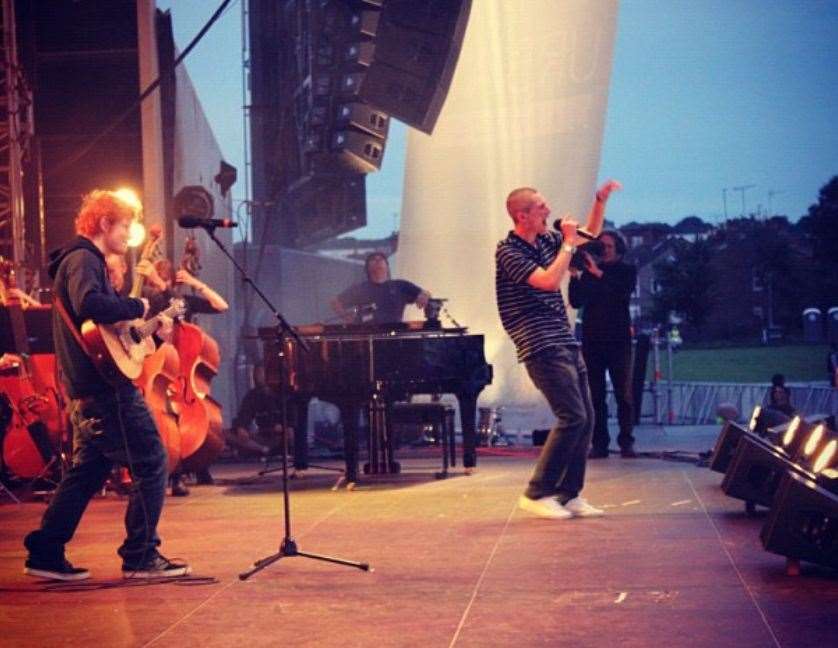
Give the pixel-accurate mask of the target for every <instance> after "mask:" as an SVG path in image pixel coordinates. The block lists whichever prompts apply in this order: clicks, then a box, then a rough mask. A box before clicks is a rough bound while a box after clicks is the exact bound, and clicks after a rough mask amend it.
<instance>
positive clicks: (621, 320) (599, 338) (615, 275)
mask: <svg viewBox="0 0 838 648" xmlns="http://www.w3.org/2000/svg"><path fill="white" fill-rule="evenodd" d="M600 268H601V269H602V273H603V274H602V278H601V279H597V278H596V277H594V276H593V275H592V274H590V273H589V272H585V273H583V274H582V277H581V278H580V279H576V278H574V279H571V280H570V286H569V289H568V297H569V298H570V304H571V306H573V307H574V308H582V307H583V306H584V308H585V311H584V312H583V313H582V344H596V343H597V342H626V341H628V340H630V339H631V316H630V315H629V300H630V299H631V293H632V291H634V286H635V284H636V283H637V269H636V268H635V267H634V266H633V265H630V264H628V263H623V262H622V261H618V262H617V263H610V264H605V263H603V264H602V265H601V266H600Z"/></svg>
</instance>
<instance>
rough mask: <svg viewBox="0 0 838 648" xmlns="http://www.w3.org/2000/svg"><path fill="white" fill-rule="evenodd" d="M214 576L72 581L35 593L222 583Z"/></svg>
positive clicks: (55, 584) (46, 586)
mask: <svg viewBox="0 0 838 648" xmlns="http://www.w3.org/2000/svg"><path fill="white" fill-rule="evenodd" d="M220 582H221V581H219V580H218V579H217V578H215V577H214V576H175V577H161V578H114V579H112V580H102V581H91V580H84V581H70V582H63V581H62V582H51V583H46V584H44V585H43V586H42V587H40V588H38V589H36V590H35V591H40V592H56V593H64V592H92V591H96V590H107V589H119V588H126V587H146V586H148V585H180V586H181V587H195V586H198V585H215V584H217V583H220Z"/></svg>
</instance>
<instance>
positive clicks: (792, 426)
mask: <svg viewBox="0 0 838 648" xmlns="http://www.w3.org/2000/svg"><path fill="white" fill-rule="evenodd" d="M798 427H800V417H799V416H795V417H794V418H793V419H792V420H791V423H789V426H788V427H787V428H786V433H785V434H784V435H783V445H784V446H785V447H786V448H788V447H789V446H790V445H791V442H792V441H794V435H795V434H796V433H797V428H798Z"/></svg>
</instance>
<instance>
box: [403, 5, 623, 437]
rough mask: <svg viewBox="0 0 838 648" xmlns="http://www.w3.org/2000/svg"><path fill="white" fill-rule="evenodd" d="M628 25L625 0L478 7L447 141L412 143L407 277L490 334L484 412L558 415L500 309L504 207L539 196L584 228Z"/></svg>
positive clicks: (447, 114)
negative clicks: (619, 35)
mask: <svg viewBox="0 0 838 648" xmlns="http://www.w3.org/2000/svg"><path fill="white" fill-rule="evenodd" d="M616 17H617V2H616V0H561V1H557V0H474V3H473V5H472V12H471V18H470V22H469V26H468V29H467V31H466V36H465V41H464V43H463V49H462V52H461V55H460V60H459V64H458V67H457V71H456V74H455V76H454V80H453V83H452V86H451V90H450V92H449V94H448V98H447V101H446V104H445V107H444V108H443V111H442V114H441V116H440V119H439V121H438V122H437V125H436V128H435V130H434V133H433V135H432V136H430V137H429V136H427V135H424V134H422V133H420V132H418V131H411V132H410V134H409V139H408V149H407V162H406V167H405V187H404V199H403V200H404V203H403V208H402V218H401V233H400V240H399V251H398V255H397V259H396V273H397V274H398V276H400V277H405V278H408V279H410V280H412V281H414V282H416V283H418V284H420V285H422V286H423V287H426V288H428V289H429V290H430V291H431V293H432V294H433V295H435V296H439V297H447V298H448V299H449V300H450V301H449V302H448V304H447V306H448V308H449V310H450V311H451V313H452V315H453V316H454V317H455V318H456V319H457V320H458V321H459V322H460V323H461V324H464V325H467V326H468V327H469V328H470V331H471V332H473V333H483V334H485V336H486V356H487V360H488V362H489V363H491V364H492V365H494V369H495V380H494V384H493V385H492V386H490V387H489V388H487V390H486V391H485V392H484V393H483V396H482V399H481V403H487V404H491V405H495V406H506V407H510V408H511V409H519V410H520V408H522V407H523V408H525V409H526V410H532V411H533V414H536V413H537V412H540V413H539V414H538V415H537V416H536V417H535V418H534V420H533V421H532V423H533V424H534V425H538V424H541V423H540V421H541V420H545V421H547V422H549V416H548V415H547V414H546V412H544V408H543V407H542V405H543V402H542V398H541V396H540V395H539V394H538V393H537V392H535V390H534V388H533V387H532V386H531V385H530V383H529V379H528V378H527V376H526V371H525V370H524V368H523V366H520V365H518V363H517V362H516V360H515V354H514V348H513V345H512V343H511V342H510V341H509V339H508V338H507V336H506V334H505V332H504V331H503V329H502V328H501V326H500V320H499V318H498V315H497V309H496V306H495V295H494V269H495V267H494V251H495V246H496V245H497V242H498V241H499V240H500V239H502V238H503V237H504V236H505V235H506V232H507V231H508V230H509V229H510V226H511V221H510V219H509V217H508V216H507V215H506V212H505V209H504V201H505V198H506V195H507V193H508V192H509V191H510V190H511V189H513V188H515V187H518V186H522V185H526V186H534V187H537V188H538V189H539V190H540V191H541V192H542V193H543V194H544V195H545V196H546V198H547V200H548V201H549V202H550V204H551V206H552V208H553V216H559V215H560V214H561V213H563V212H570V213H572V214H573V215H574V216H576V217H577V218H579V219H584V218H585V214H586V213H587V210H588V209H589V207H590V204H591V200H592V198H593V194H594V190H595V187H596V183H597V180H598V179H597V172H598V168H599V160H600V148H601V143H602V134H603V124H604V119H605V108H606V104H607V98H608V84H609V78H610V74H611V61H612V56H613V47H614V36H615V31H616ZM551 218H552V217H551ZM535 404H537V405H539V406H540V407H538V408H536V409H534V410H533V408H531V407H530V406H531V405H535Z"/></svg>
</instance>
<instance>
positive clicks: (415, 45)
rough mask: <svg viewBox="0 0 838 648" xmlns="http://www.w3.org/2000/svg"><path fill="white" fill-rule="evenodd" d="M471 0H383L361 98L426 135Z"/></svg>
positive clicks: (449, 72) (439, 105)
mask: <svg viewBox="0 0 838 648" xmlns="http://www.w3.org/2000/svg"><path fill="white" fill-rule="evenodd" d="M470 11H471V0H425V1H423V2H416V0H388V1H387V2H385V3H384V4H383V9H382V11H381V18H380V20H379V22H378V28H377V31H376V35H375V39H374V42H375V51H374V55H373V56H372V62H371V63H370V64H369V67H368V68H367V71H366V74H365V75H364V77H363V80H362V83H361V88H360V98H361V99H363V100H364V101H366V102H367V103H370V104H372V105H373V106H376V107H377V108H380V109H381V110H383V111H384V112H386V113H389V114H390V115H391V116H392V117H395V118H396V119H399V120H401V121H403V122H405V123H406V124H407V125H409V126H413V127H414V128H418V129H419V130H421V131H423V132H425V133H428V134H430V133H431V132H432V131H433V129H434V126H435V125H436V120H437V118H438V117H439V113H440V111H441V110H442V106H443V104H444V103H445V97H446V95H447V94H448V88H449V86H450V85H451V79H452V78H453V76H454V70H455V68H456V66H457V60H458V59H459V56H460V48H461V47H462V43H463V36H464V35H465V31H466V25H467V24H468V18H469V13H470Z"/></svg>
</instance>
